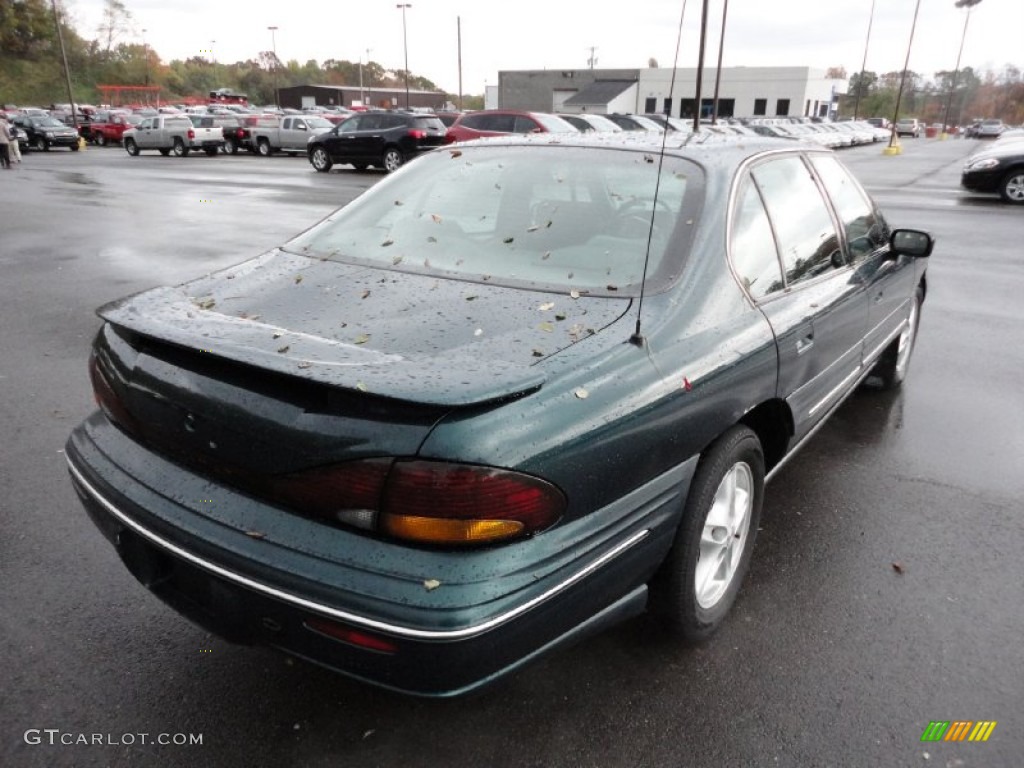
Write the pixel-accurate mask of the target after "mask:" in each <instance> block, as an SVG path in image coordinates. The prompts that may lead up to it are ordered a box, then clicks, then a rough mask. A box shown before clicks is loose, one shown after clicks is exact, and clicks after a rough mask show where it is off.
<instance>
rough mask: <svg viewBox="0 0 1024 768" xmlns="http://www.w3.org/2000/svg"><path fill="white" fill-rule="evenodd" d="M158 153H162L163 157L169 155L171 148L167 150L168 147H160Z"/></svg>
mask: <svg viewBox="0 0 1024 768" xmlns="http://www.w3.org/2000/svg"><path fill="white" fill-rule="evenodd" d="M160 154H161V155H163V156H164V157H170V156H171V150H169V149H161V150H160Z"/></svg>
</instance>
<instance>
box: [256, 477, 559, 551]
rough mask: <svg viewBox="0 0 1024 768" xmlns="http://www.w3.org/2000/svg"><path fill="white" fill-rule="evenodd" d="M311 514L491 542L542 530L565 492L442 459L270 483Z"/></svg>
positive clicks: (382, 529) (413, 535)
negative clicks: (440, 460) (441, 460)
mask: <svg viewBox="0 0 1024 768" xmlns="http://www.w3.org/2000/svg"><path fill="white" fill-rule="evenodd" d="M266 490H267V492H268V495H270V496H271V497H272V498H273V500H274V501H277V502H279V503H282V504H284V505H286V506H288V507H290V508H292V509H294V510H296V511H297V512H300V513H303V514H306V515H308V516H312V517H316V518H320V519H326V520H330V521H332V522H338V523H343V524H346V525H351V526H355V527H358V528H362V529H365V530H370V531H374V532H376V533H380V534H383V535H385V536H389V537H391V538H396V539H403V540H406V541H415V542H420V543H424V544H440V545H463V544H490V543H497V542H502V541H507V540H510V539H515V538H520V537H522V536H527V535H530V534H532V533H536V532H537V531H541V530H544V529H545V528H548V527H550V526H551V525H552V524H554V523H555V522H556V521H557V520H558V518H559V517H561V515H562V512H563V510H564V509H565V497H564V496H563V495H562V493H561V491H559V490H558V489H557V488H556V487H555V486H554V485H552V484H551V483H549V482H547V481H546V480H541V479H540V478H537V477H533V476H531V475H525V474H522V473H521V472H513V471H510V470H505V469H495V468H493V467H481V466H475V465H467V464H452V463H448V462H439V461H419V460H397V459H383V458H382V459H370V460H366V461H359V462H351V463H347V464H339V465H336V466H333V467H322V468H319V469H314V470H307V471H304V472H298V473H295V474H292V475H287V476H284V477H277V478H273V479H271V480H269V482H268V484H267V488H266Z"/></svg>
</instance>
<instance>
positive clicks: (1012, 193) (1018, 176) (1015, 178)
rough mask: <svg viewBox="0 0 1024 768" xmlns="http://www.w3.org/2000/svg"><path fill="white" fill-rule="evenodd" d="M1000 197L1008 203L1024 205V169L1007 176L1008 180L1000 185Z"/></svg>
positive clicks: (1004, 180)
mask: <svg viewBox="0 0 1024 768" xmlns="http://www.w3.org/2000/svg"><path fill="white" fill-rule="evenodd" d="M999 195H1000V197H1002V198H1003V200H1005V201H1006V202H1008V203H1016V204H1017V205H1024V168H1018V169H1016V170H1014V171H1010V172H1009V173H1008V174H1006V178H1004V179H1003V182H1002V184H1000V185H999Z"/></svg>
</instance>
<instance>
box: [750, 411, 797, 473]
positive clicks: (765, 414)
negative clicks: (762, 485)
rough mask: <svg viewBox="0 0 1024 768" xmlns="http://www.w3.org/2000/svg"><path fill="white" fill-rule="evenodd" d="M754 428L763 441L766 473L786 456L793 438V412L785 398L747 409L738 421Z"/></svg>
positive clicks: (759, 438)
mask: <svg viewBox="0 0 1024 768" xmlns="http://www.w3.org/2000/svg"><path fill="white" fill-rule="evenodd" d="M738 423H739V424H743V425H744V426H746V427H749V428H750V429H751V430H753V432H754V434H755V435H757V439H758V440H760V441H761V450H762V451H763V453H764V469H765V473H766V474H767V473H768V472H771V471H772V469H773V468H774V467H775V466H776V465H777V464H778V463H779V462H780V461H782V459H783V458H784V457H785V456H786V452H787V451H788V449H789V444H790V441H791V440H792V438H793V434H794V431H795V430H794V427H793V412H792V411H791V410H790V408H789V406H788V405H787V404H786V401H785V400H781V399H779V398H773V399H771V400H766V401H765V402H763V403H761V404H760V405H758V406H756V407H754V408H753V409H751V410H749V411H747V412H746V413H745V414H744V415H743V418H741V419H740V420H739V422H738Z"/></svg>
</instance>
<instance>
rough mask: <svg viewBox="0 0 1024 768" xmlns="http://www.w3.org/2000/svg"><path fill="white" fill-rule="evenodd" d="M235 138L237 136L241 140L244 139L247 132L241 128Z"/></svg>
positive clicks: (236, 132)
mask: <svg viewBox="0 0 1024 768" xmlns="http://www.w3.org/2000/svg"><path fill="white" fill-rule="evenodd" d="M235 136H237V137H238V138H239V139H241V138H243V137H244V136H245V131H243V130H242V129H241V128H239V129H238V130H236V131H235Z"/></svg>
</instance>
